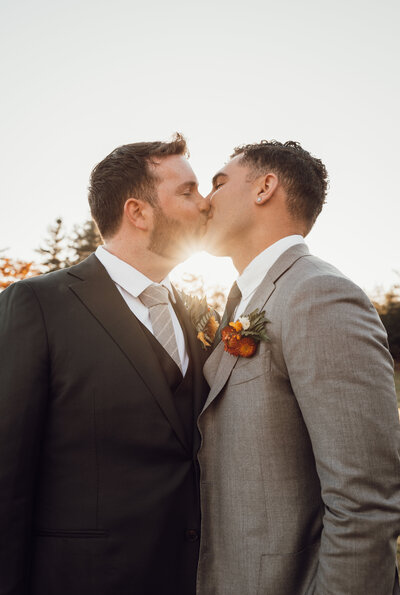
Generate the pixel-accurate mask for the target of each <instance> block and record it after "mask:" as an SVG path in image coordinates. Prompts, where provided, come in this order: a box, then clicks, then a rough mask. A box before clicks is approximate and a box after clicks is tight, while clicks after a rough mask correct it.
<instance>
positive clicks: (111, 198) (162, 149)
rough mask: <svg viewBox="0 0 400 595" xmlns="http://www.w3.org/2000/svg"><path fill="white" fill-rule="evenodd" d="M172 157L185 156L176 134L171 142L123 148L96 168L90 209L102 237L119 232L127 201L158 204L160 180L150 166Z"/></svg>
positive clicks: (184, 142) (180, 137) (90, 193)
mask: <svg viewBox="0 0 400 595" xmlns="http://www.w3.org/2000/svg"><path fill="white" fill-rule="evenodd" d="M170 155H186V156H189V151H188V148H187V145H186V140H185V138H184V137H183V136H182V135H181V134H179V133H175V135H174V136H173V138H172V141H171V142H169V143H167V142H161V141H154V142H142V143H132V144H129V145H122V146H121V147H117V148H116V149H114V151H112V152H111V153H110V154H109V155H107V157H105V158H104V159H103V160H102V161H100V163H98V164H97V165H96V167H95V168H94V169H93V171H92V173H91V176H90V186H89V197H88V198H89V206H90V211H91V213H92V217H93V219H94V220H95V222H96V223H97V227H98V228H99V231H100V234H101V236H102V237H103V238H105V237H110V236H112V235H113V234H115V232H116V231H117V230H118V228H119V226H120V224H121V219H122V214H123V211H124V204H125V202H126V200H127V199H128V198H129V197H131V196H135V197H136V198H141V199H142V200H145V201H147V202H148V203H150V204H151V205H152V206H155V205H156V204H157V182H158V181H159V178H158V177H157V174H156V173H155V171H154V169H153V168H151V165H155V164H156V163H157V159H160V158H164V157H168V156H170Z"/></svg>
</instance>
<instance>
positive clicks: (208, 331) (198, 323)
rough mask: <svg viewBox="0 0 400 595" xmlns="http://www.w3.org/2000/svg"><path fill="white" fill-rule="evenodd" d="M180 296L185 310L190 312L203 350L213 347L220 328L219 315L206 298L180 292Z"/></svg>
mask: <svg viewBox="0 0 400 595" xmlns="http://www.w3.org/2000/svg"><path fill="white" fill-rule="evenodd" d="M180 296H181V299H182V301H183V303H184V306H185V308H186V309H187V310H188V311H189V314H190V319H191V321H192V324H193V326H194V328H195V330H196V333H197V338H198V340H199V341H200V342H201V345H202V347H203V349H208V348H209V347H211V345H212V343H213V341H214V337H215V333H216V332H217V329H218V327H219V314H218V313H217V312H216V311H215V310H213V309H212V308H210V306H209V305H208V304H207V300H206V298H205V297H202V298H198V297H197V296H192V295H188V294H186V293H183V292H180Z"/></svg>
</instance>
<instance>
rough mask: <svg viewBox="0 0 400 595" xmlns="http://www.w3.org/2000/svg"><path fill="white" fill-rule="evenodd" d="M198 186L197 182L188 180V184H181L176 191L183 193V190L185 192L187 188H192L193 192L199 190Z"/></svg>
mask: <svg viewBox="0 0 400 595" xmlns="http://www.w3.org/2000/svg"><path fill="white" fill-rule="evenodd" d="M197 186H198V183H197V182H196V181H194V180H188V181H187V182H184V183H183V184H179V186H178V187H177V189H176V191H177V192H181V191H182V190H185V188H190V189H191V190H194V188H197Z"/></svg>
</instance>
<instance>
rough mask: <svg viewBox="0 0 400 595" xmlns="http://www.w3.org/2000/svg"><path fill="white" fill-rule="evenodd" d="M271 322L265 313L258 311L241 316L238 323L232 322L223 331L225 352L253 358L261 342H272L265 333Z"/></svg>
mask: <svg viewBox="0 0 400 595" xmlns="http://www.w3.org/2000/svg"><path fill="white" fill-rule="evenodd" d="M267 322H270V321H269V320H268V319H267V318H266V317H265V311H264V310H263V311H262V312H260V311H259V310H258V309H257V310H254V312H251V314H248V315H247V316H240V317H239V318H238V319H237V320H236V322H230V323H229V324H228V326H225V327H224V328H223V329H222V331H221V338H222V340H223V342H224V343H225V351H227V352H228V353H230V354H231V355H238V356H240V357H252V356H253V355H254V354H255V352H256V349H257V344H258V343H259V342H260V341H270V338H269V337H268V335H267V334H266V332H265V325H266V324H267Z"/></svg>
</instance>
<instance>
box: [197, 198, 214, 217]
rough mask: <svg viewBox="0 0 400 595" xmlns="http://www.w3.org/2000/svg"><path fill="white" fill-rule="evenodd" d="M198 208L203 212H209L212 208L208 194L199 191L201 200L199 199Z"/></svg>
mask: <svg viewBox="0 0 400 595" xmlns="http://www.w3.org/2000/svg"><path fill="white" fill-rule="evenodd" d="M197 204H198V208H199V211H201V212H202V213H208V211H209V210H210V206H211V205H210V201H209V200H208V196H206V197H205V196H202V195H201V194H200V193H199V200H198V203H197Z"/></svg>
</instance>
